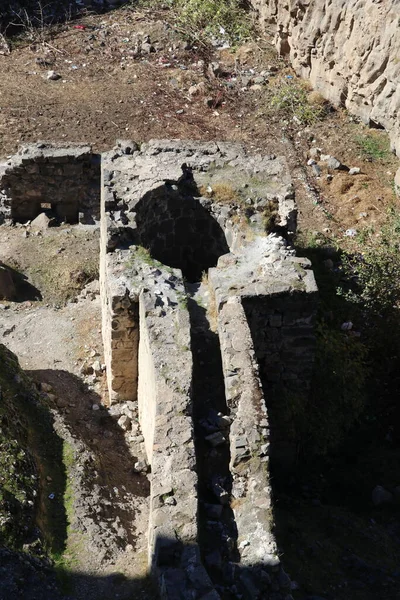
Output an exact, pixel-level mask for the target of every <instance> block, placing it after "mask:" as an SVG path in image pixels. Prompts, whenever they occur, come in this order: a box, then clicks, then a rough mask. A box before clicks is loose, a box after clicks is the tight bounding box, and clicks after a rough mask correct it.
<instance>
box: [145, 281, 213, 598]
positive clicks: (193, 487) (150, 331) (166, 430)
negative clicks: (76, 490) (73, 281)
mask: <svg viewBox="0 0 400 600" xmlns="http://www.w3.org/2000/svg"><path fill="white" fill-rule="evenodd" d="M180 286H182V288H181V291H183V285H182V282H181V283H180V284H179V281H178V282H175V287H174V289H172V288H169V291H168V296H166V292H161V291H159V292H155V291H154V290H152V291H150V290H147V291H142V292H141V294H140V301H139V305H140V346H139V420H140V425H141V429H142V433H143V435H144V438H145V445H146V450H147V455H148V459H149V462H150V464H151V492H150V521H149V564H150V565H151V569H152V571H153V573H154V575H155V576H156V578H157V579H158V581H159V589H160V591H161V596H162V598H165V599H171V598H192V597H193V598H196V597H199V598H200V597H207V598H209V599H210V600H217V599H218V598H219V595H218V594H217V593H216V592H215V590H214V588H213V585H212V583H211V580H210V579H209V577H208V575H207V572H206V570H205V569H204V567H203V565H202V562H201V559H200V552H199V548H198V545H197V518H198V517H197V515H198V498H197V474H196V460H195V449H194V432H193V420H192V398H191V381H192V358H191V353H190V325H189V315H188V312H187V310H186V308H185V307H184V306H180V305H179V288H180ZM167 298H168V300H167ZM164 301H165V302H164ZM161 306H162V307H163V308H161V310H160V307H161Z"/></svg>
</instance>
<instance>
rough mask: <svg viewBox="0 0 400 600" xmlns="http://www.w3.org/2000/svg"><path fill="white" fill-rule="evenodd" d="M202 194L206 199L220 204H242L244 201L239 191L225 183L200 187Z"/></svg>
mask: <svg viewBox="0 0 400 600" xmlns="http://www.w3.org/2000/svg"><path fill="white" fill-rule="evenodd" d="M200 194H201V195H202V196H205V197H206V198H212V200H213V201H214V202H219V203H220V204H240V203H241V202H242V199H241V197H240V195H239V193H238V191H237V190H235V188H234V187H233V186H232V185H231V184H230V183H225V182H223V181H219V182H216V183H213V185H212V186H207V187H206V186H204V185H203V186H200Z"/></svg>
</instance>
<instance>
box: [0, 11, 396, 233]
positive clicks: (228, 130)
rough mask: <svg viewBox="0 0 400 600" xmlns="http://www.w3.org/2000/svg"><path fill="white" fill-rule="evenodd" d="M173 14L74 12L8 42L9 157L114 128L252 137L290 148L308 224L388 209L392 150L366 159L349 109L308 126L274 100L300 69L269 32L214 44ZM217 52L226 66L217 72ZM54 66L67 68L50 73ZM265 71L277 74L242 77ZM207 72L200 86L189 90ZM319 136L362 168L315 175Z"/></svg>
mask: <svg viewBox="0 0 400 600" xmlns="http://www.w3.org/2000/svg"><path fill="white" fill-rule="evenodd" d="M169 21H170V14H169V12H168V11H167V10H165V11H161V12H154V11H150V10H143V9H142V10H140V9H136V10H135V9H134V8H130V9H120V10H117V11H112V12H110V13H108V14H107V15H101V16H90V17H86V18H85V19H82V20H81V21H78V22H71V23H69V24H68V25H66V26H65V28H64V29H63V30H62V31H60V32H59V33H58V34H55V37H51V36H50V37H49V38H48V41H41V39H40V36H38V39H37V40H36V41H35V42H33V43H30V44H26V43H25V45H24V43H22V42H19V43H18V44H15V46H16V47H15V48H14V47H13V45H12V44H11V49H12V51H11V53H10V54H9V55H3V56H0V156H1V155H3V156H4V157H5V156H7V155H9V154H11V153H13V152H15V150H16V149H17V147H18V146H19V145H20V144H23V143H27V142H33V141H37V140H38V139H40V140H51V141H63V142H66V143H68V142H88V143H90V144H92V145H93V148H94V149H95V150H96V151H102V150H105V149H107V148H110V147H112V146H113V144H114V142H115V140H116V138H130V139H134V140H135V141H137V142H143V141H146V140H148V139H150V138H157V137H158V138H184V139H185V138H186V139H189V138H192V139H203V140H218V139H220V140H232V141H237V142H244V143H245V144H247V145H248V146H249V147H250V148H252V149H254V150H255V151H256V150H263V151H265V152H269V153H276V154H284V155H285V156H286V157H287V160H288V162H289V165H290V167H291V170H292V174H293V178H294V183H295V186H296V191H297V201H298V204H299V209H300V227H301V229H303V230H308V231H310V230H322V229H324V228H327V227H329V228H330V229H331V230H332V231H333V233H334V234H335V235H341V234H342V233H343V232H344V231H346V230H347V229H348V228H354V227H359V226H360V222H361V224H362V225H364V224H370V223H374V222H379V221H380V220H382V218H383V216H384V213H385V207H386V205H387V204H388V203H389V202H393V201H394V196H393V178H394V173H395V170H396V168H397V161H396V159H395V157H393V156H392V155H390V154H389V153H387V154H386V155H385V157H384V159H379V160H372V161H370V160H366V157H365V156H363V155H362V153H361V152H360V145H359V143H357V141H356V140H357V139H360V138H362V137H363V136H365V135H366V133H368V134H369V132H368V131H367V130H366V128H365V127H364V126H362V125H360V124H357V123H355V122H354V120H353V119H352V118H351V117H349V115H347V113H346V112H345V111H342V110H337V111H332V112H331V113H329V115H328V116H327V118H325V119H324V120H321V121H316V122H315V123H313V124H312V126H311V127H310V126H309V127H306V126H304V125H303V124H301V123H298V122H296V120H293V119H292V116H291V115H290V114H282V112H279V111H278V110H277V109H275V108H273V107H272V106H271V99H272V98H273V96H274V93H275V90H276V89H277V88H279V87H280V86H281V85H282V84H290V83H292V82H293V81H295V80H296V78H295V76H294V74H293V72H292V71H291V70H290V68H289V66H288V65H287V64H286V63H285V62H284V61H282V60H279V59H278V58H277V56H276V54H275V51H274V49H273V46H272V40H271V39H268V38H257V39H255V40H254V41H253V42H251V43H249V44H246V45H245V46H242V47H240V48H235V49H224V50H219V49H214V50H211V51H210V50H209V49H207V50H206V49H205V48H204V47H203V46H202V45H201V44H200V43H199V44H197V45H196V44H195V43H193V44H192V45H190V46H188V44H187V41H185V39H184V38H182V36H180V35H178V34H177V33H176V32H175V31H174V29H173V27H171V26H170V24H169ZM79 26H80V27H83V29H79V28H77V27H79ZM147 36H148V37H149V39H150V42H151V44H152V46H153V49H154V52H150V53H143V52H141V53H140V52H139V53H138V51H137V46H138V40H139V43H140V42H142V41H143V40H145V39H148V38H147ZM215 61H216V62H218V63H219V67H218V68H217V69H216V70H214V71H212V72H211V71H210V69H209V68H208V65H209V63H210V62H215ZM49 70H54V71H55V72H56V73H57V74H59V75H60V79H59V80H58V81H53V80H47V78H46V74H47V72H48V71H49ZM262 72H267V73H268V74H269V75H268V76H267V78H266V79H267V81H268V83H266V84H262V85H257V84H256V85H254V84H252V82H251V81H250V82H248V81H245V80H249V79H251V77H253V78H254V77H256V76H257V75H259V74H260V73H262ZM291 78H292V79H291ZM200 82H202V84H203V89H202V90H201V91H200V92H199V93H197V94H192V92H191V91H190V88H191V86H193V85H195V84H198V83H200ZM372 135H375V136H376V137H377V138H378V139H380V138H382V137H384V136H385V133H384V132H381V131H374V132H372ZM310 147H319V148H321V150H322V153H323V154H328V153H332V154H333V155H334V156H335V157H336V158H338V159H339V160H340V161H341V162H342V163H344V164H345V165H347V166H349V167H354V166H358V167H360V168H361V173H362V174H361V175H359V176H356V177H351V176H348V175H347V174H346V173H343V172H335V174H334V178H333V181H332V182H331V183H330V182H328V181H327V180H326V177H325V175H326V171H324V170H323V172H322V175H321V177H319V178H316V177H315V175H314V173H313V171H312V169H311V167H309V166H307V153H308V151H309V149H310ZM367 158H368V157H367ZM349 177H350V179H349ZM310 188H311V189H310ZM314 188H315V189H316V194H315V193H314V192H313V190H314ZM316 198H317V199H318V202H320V203H321V205H316V204H315V201H316ZM360 213H361V214H362V216H361V217H360ZM327 215H328V219H327ZM364 215H366V216H364Z"/></svg>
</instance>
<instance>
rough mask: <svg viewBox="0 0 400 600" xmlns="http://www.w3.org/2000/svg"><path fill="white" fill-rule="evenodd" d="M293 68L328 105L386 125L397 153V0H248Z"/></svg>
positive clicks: (399, 67) (399, 39) (399, 135)
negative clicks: (330, 103) (337, 106)
mask: <svg viewBox="0 0 400 600" xmlns="http://www.w3.org/2000/svg"><path fill="white" fill-rule="evenodd" d="M252 5H253V6H254V8H256V9H257V10H258V11H259V14H260V18H261V21H262V25H263V27H264V28H271V27H274V26H275V27H276V36H275V43H276V46H277V49H278V52H279V53H280V55H281V56H285V57H288V58H290V61H291V63H292V65H293V67H294V69H295V70H296V72H297V73H298V74H299V75H300V76H301V77H303V78H304V79H308V80H310V82H311V84H312V85H313V87H314V88H315V89H316V90H317V91H319V92H321V94H323V95H324V96H325V97H326V98H328V100H330V101H331V102H332V103H333V104H334V105H344V106H345V107H346V108H347V109H348V110H349V111H350V112H351V113H353V114H355V115H358V116H359V117H360V118H361V119H362V121H364V122H365V123H367V124H369V125H370V126H372V127H378V128H384V129H386V130H387V131H388V132H389V134H390V138H391V143H392V148H393V149H394V150H395V151H396V153H397V154H400V116H399V115H400V110H399V109H400V88H399V86H398V82H399V79H400V60H399V56H400V35H399V34H400V22H399V2H398V0H390V1H389V0H384V1H383V0H366V1H365V2H360V1H359V0H324V1H323V2H321V1H319V0H309V1H307V2H304V1H303V0H290V2H284V1H283V0H252Z"/></svg>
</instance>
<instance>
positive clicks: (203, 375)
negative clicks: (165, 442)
mask: <svg viewBox="0 0 400 600" xmlns="http://www.w3.org/2000/svg"><path fill="white" fill-rule="evenodd" d="M204 288H205V286H204V284H188V285H187V287H186V289H187V293H188V295H189V301H188V310H189V314H190V325H191V329H190V335H191V350H192V356H193V380H192V400H193V418H194V432H195V448H196V462H197V469H198V477H199V487H198V496H199V545H200V550H201V554H202V560H203V564H204V566H205V567H206V569H207V571H208V574H209V576H210V577H211V579H212V581H213V583H214V585H216V586H218V585H221V586H224V587H225V588H226V586H229V585H232V584H233V583H234V565H233V563H234V562H238V561H239V560H240V556H239V552H238V548H237V537H238V532H237V526H236V522H235V516H234V513H233V510H232V508H231V506H230V500H231V491H232V475H231V472H230V468H229V464H230V450H229V422H230V421H229V416H228V415H229V409H228V407H227V402H226V397H225V388H224V376H223V370H222V361H221V349H220V343H219V336H218V334H217V333H215V332H213V331H212V330H211V328H210V322H209V318H208V315H207V310H206V308H205V307H204V306H203V301H202V300H201V298H202V297H203V298H204V292H205V289H204ZM216 589H218V587H217V588H216Z"/></svg>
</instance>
